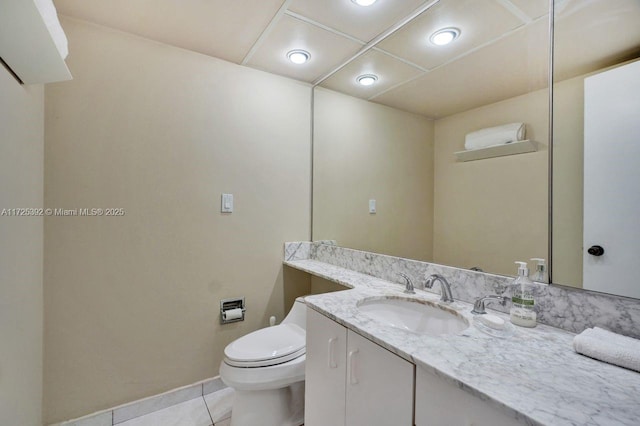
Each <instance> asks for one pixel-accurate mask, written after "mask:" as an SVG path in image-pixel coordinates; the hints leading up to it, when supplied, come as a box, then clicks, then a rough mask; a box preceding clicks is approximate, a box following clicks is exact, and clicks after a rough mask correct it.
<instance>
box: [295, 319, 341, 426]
mask: <svg viewBox="0 0 640 426" xmlns="http://www.w3.org/2000/svg"><path fill="white" fill-rule="evenodd" d="M346 353H347V329H346V328H345V327H343V326H341V325H340V324H338V323H337V322H335V321H332V320H330V319H329V318H327V317H325V316H323V315H321V314H319V313H318V312H316V311H314V310H313V309H311V308H307V359H306V360H305V363H306V365H305V391H304V392H305V393H304V399H305V401H304V407H305V409H304V424H305V425H306V426H327V425H331V426H344V416H345V387H344V386H345V385H344V378H345V375H346V371H347V370H346Z"/></svg>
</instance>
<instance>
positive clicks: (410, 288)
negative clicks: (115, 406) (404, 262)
mask: <svg viewBox="0 0 640 426" xmlns="http://www.w3.org/2000/svg"><path fill="white" fill-rule="evenodd" d="M398 275H400V276H401V277H402V278H404V281H405V286H406V287H405V289H404V292H405V293H407V294H416V291H415V290H414V287H413V282H412V281H411V278H409V276H408V275H406V274H403V273H402V272H400V273H399V274H398Z"/></svg>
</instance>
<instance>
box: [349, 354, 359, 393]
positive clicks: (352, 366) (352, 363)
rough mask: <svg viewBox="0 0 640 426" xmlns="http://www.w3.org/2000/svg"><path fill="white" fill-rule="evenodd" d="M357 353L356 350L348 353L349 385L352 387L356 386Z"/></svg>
mask: <svg viewBox="0 0 640 426" xmlns="http://www.w3.org/2000/svg"><path fill="white" fill-rule="evenodd" d="M357 353H358V350H357V349H354V350H352V351H351V352H349V383H351V384H352V385H357V384H358V378H357V377H356V354H357Z"/></svg>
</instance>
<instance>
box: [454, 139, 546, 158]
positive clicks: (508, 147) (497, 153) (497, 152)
mask: <svg viewBox="0 0 640 426" xmlns="http://www.w3.org/2000/svg"><path fill="white" fill-rule="evenodd" d="M537 150H538V146H537V144H536V142H535V141H532V140H528V139H527V140H524V141H518V142H511V143H507V144H504V145H496V146H490V147H487V148H480V149H469V150H466V151H458V152H455V153H454V154H455V155H456V158H457V159H458V161H474V160H482V159H485V158H493V157H502V156H504V155H515V154H524V153H527V152H535V151H537Z"/></svg>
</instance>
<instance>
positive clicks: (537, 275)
mask: <svg viewBox="0 0 640 426" xmlns="http://www.w3.org/2000/svg"><path fill="white" fill-rule="evenodd" d="M531 260H533V261H534V262H538V264H537V265H536V271H535V272H534V274H533V276H532V277H531V281H537V282H539V283H545V284H547V283H548V282H549V279H548V276H547V265H546V261H545V260H544V259H541V258H539V257H534V258H532V259H531Z"/></svg>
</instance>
